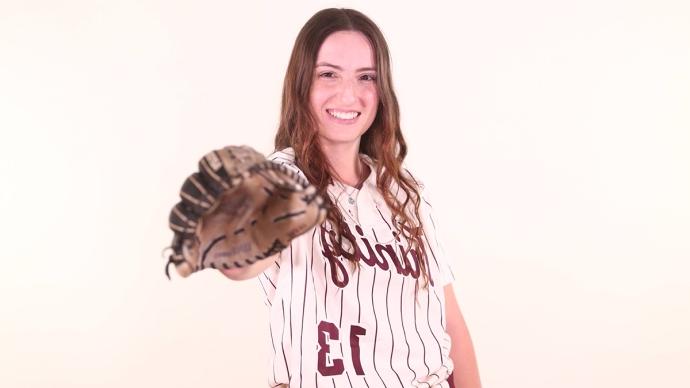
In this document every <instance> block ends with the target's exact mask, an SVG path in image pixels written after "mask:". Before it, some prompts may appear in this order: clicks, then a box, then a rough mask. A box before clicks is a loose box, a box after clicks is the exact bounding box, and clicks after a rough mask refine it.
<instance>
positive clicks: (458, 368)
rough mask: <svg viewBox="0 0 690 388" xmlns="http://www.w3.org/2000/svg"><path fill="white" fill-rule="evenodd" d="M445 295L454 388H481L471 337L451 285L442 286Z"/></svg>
mask: <svg viewBox="0 0 690 388" xmlns="http://www.w3.org/2000/svg"><path fill="white" fill-rule="evenodd" d="M444 293H445V297H446V328H447V330H448V334H449V335H450V340H451V346H450V358H451V359H452V360H453V364H455V370H454V371H453V382H454V383H455V387H456V388H481V386H482V383H481V381H480V379H479V369H478V368H477V359H476V357H475V355H474V346H472V338H471V337H470V332H469V330H468V329H467V325H466V324H465V319H464V318H463V316H462V313H461V312H460V307H459V306H458V301H457V299H456V298H455V291H454V290H453V286H452V285H450V284H449V285H447V286H445V287H444Z"/></svg>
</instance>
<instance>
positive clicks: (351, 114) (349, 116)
mask: <svg viewBox="0 0 690 388" xmlns="http://www.w3.org/2000/svg"><path fill="white" fill-rule="evenodd" d="M326 112H328V114H329V115H330V116H331V117H335V118H336V119H339V120H346V121H349V120H353V119H355V118H356V117H358V116H359V115H361V114H362V113H361V112H355V111H340V110H333V109H326Z"/></svg>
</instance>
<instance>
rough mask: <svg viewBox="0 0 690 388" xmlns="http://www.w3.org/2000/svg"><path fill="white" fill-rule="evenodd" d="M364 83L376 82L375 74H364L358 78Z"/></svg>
mask: <svg viewBox="0 0 690 388" xmlns="http://www.w3.org/2000/svg"><path fill="white" fill-rule="evenodd" d="M360 79H361V80H364V81H372V82H373V81H376V74H364V75H362V76H361V77H360Z"/></svg>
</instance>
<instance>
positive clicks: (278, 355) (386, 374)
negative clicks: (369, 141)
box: [258, 148, 454, 388]
mask: <svg viewBox="0 0 690 388" xmlns="http://www.w3.org/2000/svg"><path fill="white" fill-rule="evenodd" d="M360 156H361V157H362V160H363V161H364V162H365V163H367V164H368V165H369V166H370V167H371V169H370V171H371V172H370V174H369V176H368V178H367V179H366V181H365V182H364V183H363V185H362V187H361V189H359V190H357V189H356V188H354V187H350V186H345V185H342V184H340V183H336V184H332V185H330V186H329V188H328V194H329V195H330V196H331V199H332V200H333V203H334V204H337V206H339V208H340V211H341V212H342V213H343V216H344V218H345V220H346V223H347V227H348V229H347V230H345V231H344V232H343V233H348V234H349V235H350V236H351V237H352V239H351V241H354V242H355V243H356V246H355V247H352V246H347V245H346V249H345V250H342V249H340V248H339V246H338V244H337V242H336V241H334V238H333V237H332V236H333V234H332V231H331V228H330V227H329V226H328V223H324V224H322V225H319V226H316V227H314V228H312V229H311V230H310V231H308V232H307V233H305V234H303V235H301V236H300V237H298V238H296V239H294V240H292V242H291V243H290V245H289V246H288V247H287V248H286V249H284V250H283V251H282V252H281V253H280V255H279V258H278V260H277V261H276V262H275V263H274V265H272V266H271V267H269V268H268V269H267V270H266V271H264V272H263V273H262V274H260V275H259V276H258V280H259V282H260V285H261V288H262V290H263V292H264V293H265V297H266V299H265V303H266V305H267V307H268V311H269V316H270V318H269V319H270V326H269V336H270V341H269V346H270V363H269V379H268V380H269V386H270V387H281V386H283V387H290V388H293V387H305V388H306V387H335V388H341V387H343V388H344V387H348V388H349V387H353V388H360V387H369V388H374V387H405V388H408V387H413V386H420V387H444V388H447V387H448V386H449V385H448V383H447V382H446V379H447V378H448V376H449V375H450V373H451V372H452V370H453V363H452V360H451V359H450V356H449V351H450V336H449V335H448V333H447V332H446V317H445V298H444V292H443V287H444V286H445V285H447V284H449V283H450V282H452V281H453V280H454V275H453V273H452V271H451V269H450V266H449V264H448V262H447V260H446V257H445V255H444V253H443V251H442V249H441V247H440V246H439V243H438V241H437V236H436V226H435V224H434V219H433V217H432V212H431V211H432V209H431V205H430V204H429V202H428V199H427V195H426V193H425V192H424V191H422V203H421V206H420V217H421V218H422V226H423V228H424V236H425V237H424V239H423V241H424V251H426V252H425V253H424V252H422V253H419V252H417V251H412V252H408V253H407V254H405V255H404V256H403V249H402V248H404V247H407V241H406V239H405V238H404V237H402V236H399V235H398V234H397V233H396V232H395V228H394V227H393V224H392V222H394V221H393V220H392V219H391V218H392V213H391V211H390V210H389V208H388V206H387V205H386V203H385V201H384V199H383V197H382V196H381V194H380V193H379V192H378V189H377V187H376V167H375V165H374V163H373V161H372V159H371V158H369V157H368V156H367V155H364V154H360ZM268 159H269V160H272V161H274V162H276V163H281V164H284V165H285V166H287V167H288V168H291V169H293V170H294V171H296V172H297V173H299V174H302V172H301V171H300V170H299V169H298V168H297V167H296V165H295V162H294V151H293V150H292V149H291V148H287V149H284V150H282V151H278V152H275V153H273V154H271V155H270V156H269V157H268ZM302 176H303V174H302ZM396 187H397V186H395V187H392V188H391V189H392V190H394V191H393V192H395V193H397V194H398V195H400V194H402V196H403V198H404V195H405V194H404V192H403V191H402V190H400V189H396ZM420 187H422V188H423V185H421V184H420ZM343 242H344V243H345V242H347V240H345V239H343ZM352 255H354V258H355V261H356V262H353V261H352V260H350V259H347V258H345V257H344V256H350V257H352ZM420 260H424V261H425V263H426V271H427V274H428V279H429V284H428V285H427V287H423V284H424V280H423V277H422V275H421V274H420V268H419V264H418V263H419V261H420ZM418 280H419V282H418Z"/></svg>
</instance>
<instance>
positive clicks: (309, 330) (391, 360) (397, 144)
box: [209, 9, 480, 388]
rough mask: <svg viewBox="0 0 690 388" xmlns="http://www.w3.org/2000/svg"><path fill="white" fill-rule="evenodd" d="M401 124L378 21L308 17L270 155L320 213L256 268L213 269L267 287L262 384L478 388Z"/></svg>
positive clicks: (358, 16) (346, 14)
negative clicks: (316, 201)
mask: <svg viewBox="0 0 690 388" xmlns="http://www.w3.org/2000/svg"><path fill="white" fill-rule="evenodd" d="M399 116H400V114H399V108H398V102H397V99H396V97H395V93H394V92H393V87H392V77H391V72H390V58H389V54H388V46H387V44H386V41H385V39H384V38H383V34H382V33H381V31H380V30H379V28H378V27H377V26H376V24H374V22H372V21H371V20H370V19H369V18H368V17H367V16H365V15H363V14H362V13H360V12H357V11H354V10H350V9H326V10H323V11H320V12H318V13H316V14H315V15H314V16H313V17H312V18H311V19H310V20H309V21H307V23H306V24H305V25H304V27H303V28H302V30H301V31H300V33H299V35H298V37H297V40H296V41H295V46H294V49H293V52H292V56H291V58H290V62H289V64H288V69H287V74H286V76H285V83H284V87H283V103H282V111H281V122H280V126H279V129H278V133H277V135H276V140H275V147H276V150H275V152H274V153H273V154H272V155H270V156H269V157H268V158H269V159H270V160H273V161H274V162H276V163H280V164H282V165H283V166H285V168H287V169H290V170H292V171H293V172H295V173H297V174H299V175H300V176H302V177H304V178H306V179H307V180H308V181H309V182H310V183H312V184H313V185H314V186H315V187H316V190H317V192H318V193H319V194H320V195H321V196H322V197H323V198H324V201H325V203H326V204H327V205H329V209H328V211H327V218H326V220H325V221H324V222H323V223H321V224H320V225H317V226H315V227H313V228H312V229H310V230H309V231H308V232H306V233H305V234H302V235H301V236H298V237H296V238H295V239H293V240H292V241H291V242H290V244H289V246H288V247H287V248H285V249H283V250H282V251H281V252H279V253H278V254H276V255H274V256H272V257H271V258H269V259H267V260H263V261H259V262H257V263H255V264H253V265H249V266H246V267H243V268H235V269H229V270H221V271H222V272H223V273H224V274H225V275H226V276H227V277H229V278H230V279H234V280H240V279H247V278H252V277H258V280H259V282H260V284H261V287H262V289H263V290H264V292H265V297H266V305H267V306H269V314H270V330H269V333H268V334H269V336H270V341H269V343H270V344H271V347H270V350H271V368H270V372H269V385H270V386H271V387H279V386H280V387H285V386H291V387H292V386H295V387H296V386H309V387H311V386H321V385H323V386H333V387H353V386H357V387H363V386H371V387H374V386H377V387H378V386H403V387H410V386H426V387H446V388H447V387H455V386H457V387H462V388H476V387H479V386H480V382H479V374H478V371H477V365H476V361H475V356H474V350H473V347H472V341H471V340H470V336H469V332H468V330H467V327H466V325H465V322H464V319H463V317H462V314H461V313H460V309H459V307H458V304H457V302H456V300H455V296H454V292H453V288H452V282H453V280H454V276H453V273H452V271H451V269H450V265H449V263H448V259H447V258H446V257H445V255H444V253H443V251H442V250H441V248H440V245H439V243H438V237H437V232H436V228H435V224H434V221H433V215H432V213H433V211H432V208H431V205H430V204H429V201H428V198H427V194H426V192H425V190H424V185H423V184H422V183H421V182H420V181H419V179H417V178H416V177H415V176H413V175H412V174H411V173H410V172H409V170H407V169H406V168H404V167H403V161H404V159H405V156H406V154H407V145H406V143H405V140H404V138H403V135H402V131H401V128H400V117H399ZM209 254H210V255H213V254H214V252H213V250H211V252H210V253H209ZM454 371H455V372H454Z"/></svg>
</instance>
